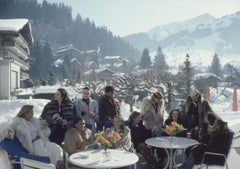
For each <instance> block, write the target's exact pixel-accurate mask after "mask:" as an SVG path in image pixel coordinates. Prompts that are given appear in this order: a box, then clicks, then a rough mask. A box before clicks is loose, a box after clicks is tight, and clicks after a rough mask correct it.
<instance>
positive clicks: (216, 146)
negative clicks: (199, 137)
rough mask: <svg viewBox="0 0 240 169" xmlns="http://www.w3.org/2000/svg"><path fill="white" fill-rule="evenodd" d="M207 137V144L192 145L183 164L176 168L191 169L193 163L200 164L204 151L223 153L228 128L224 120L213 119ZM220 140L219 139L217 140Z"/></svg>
mask: <svg viewBox="0 0 240 169" xmlns="http://www.w3.org/2000/svg"><path fill="white" fill-rule="evenodd" d="M208 132H209V137H208V140H207V144H199V145H197V146H194V147H193V148H192V149H191V151H190V154H189V156H188V158H187V160H186V162H185V163H183V165H182V166H181V167H180V168H178V169H192V167H193V166H194V164H200V163H201V161H202V158H203V154H204V153H205V152H213V153H221V154H224V153H225V152H226V151H227V145H228V132H229V131H228V129H227V127H226V125H225V122H224V121H222V120H221V119H217V120H215V122H214V124H213V126H212V127H211V128H209V130H208ZM219 140H221V141H219ZM208 162H209V163H215V162H216V159H215V158H209V159H208Z"/></svg>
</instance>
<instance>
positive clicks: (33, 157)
mask: <svg viewBox="0 0 240 169" xmlns="http://www.w3.org/2000/svg"><path fill="white" fill-rule="evenodd" d="M21 157H23V158H27V159H31V160H35V161H40V162H44V163H49V164H50V163H51V161H50V158H49V157H47V156H39V155H33V154H29V153H21Z"/></svg>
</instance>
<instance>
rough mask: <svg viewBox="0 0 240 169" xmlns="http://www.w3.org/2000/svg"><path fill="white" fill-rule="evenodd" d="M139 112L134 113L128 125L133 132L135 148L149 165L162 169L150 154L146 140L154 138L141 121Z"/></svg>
mask: <svg viewBox="0 0 240 169" xmlns="http://www.w3.org/2000/svg"><path fill="white" fill-rule="evenodd" d="M140 115H141V114H140V113H139V112H136V111H134V112H132V113H131V115H130V116H129V119H128V125H129V128H130V130H131V138H132V142H133V145H134V148H135V149H136V150H137V152H140V153H141V154H142V155H143V157H144V158H145V159H146V160H147V162H148V163H151V164H153V166H154V168H160V167H159V165H158V163H157V161H156V160H155V158H154V156H152V154H151V153H150V151H149V149H148V147H147V145H146V144H145V140H146V139H148V138H150V137H152V132H151V130H147V129H146V127H145V126H144V125H143V122H142V121H141V116H140Z"/></svg>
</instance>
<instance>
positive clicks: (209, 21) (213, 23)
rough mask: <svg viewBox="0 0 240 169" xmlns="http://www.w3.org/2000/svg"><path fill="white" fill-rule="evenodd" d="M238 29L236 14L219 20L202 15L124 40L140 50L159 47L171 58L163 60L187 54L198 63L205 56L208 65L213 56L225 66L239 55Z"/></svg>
mask: <svg viewBox="0 0 240 169" xmlns="http://www.w3.org/2000/svg"><path fill="white" fill-rule="evenodd" d="M239 28H240V12H237V13H234V14H232V15H226V16H224V17H222V18H214V17H212V16H210V15H208V14H204V15H200V16H198V17H195V18H193V19H190V20H186V21H183V22H178V23H171V24H167V25H161V26H156V27H155V28H152V29H151V30H149V31H148V32H146V33H140V34H133V35H129V36H126V37H125V38H124V39H125V40H127V41H128V42H129V43H130V44H132V45H133V46H135V47H136V48H138V49H140V50H141V51H142V50H143V49H144V48H148V49H149V50H150V51H155V50H156V49H157V47H158V46H159V45H160V46H161V47H162V49H163V52H164V53H165V54H166V55H167V56H172V57H170V58H167V59H170V60H173V61H174V60H176V57H177V56H179V55H180V56H181V57H182V56H185V55H186V53H188V54H189V55H190V56H192V57H193V58H195V59H194V60H197V61H199V62H200V63H201V58H204V61H206V57H208V58H209V59H207V61H208V62H209V61H211V59H212V56H213V55H214V53H217V54H218V55H219V57H220V58H221V59H222V62H223V63H222V64H225V63H229V62H234V61H233V60H235V59H237V57H239V56H240V31H239ZM182 58H183V59H184V57H182ZM199 59H200V60H199ZM234 63H235V62H234Z"/></svg>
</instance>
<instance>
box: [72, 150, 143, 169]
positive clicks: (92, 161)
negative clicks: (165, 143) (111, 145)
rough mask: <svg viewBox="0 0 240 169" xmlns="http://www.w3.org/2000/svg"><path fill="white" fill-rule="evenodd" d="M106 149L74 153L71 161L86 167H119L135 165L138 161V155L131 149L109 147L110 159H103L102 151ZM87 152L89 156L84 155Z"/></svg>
mask: <svg viewBox="0 0 240 169" xmlns="http://www.w3.org/2000/svg"><path fill="white" fill-rule="evenodd" d="M103 151H104V150H87V151H84V152H83V151H82V152H78V153H74V154H72V155H71V156H70V157H69V162H70V163H72V164H74V165H76V166H79V167H86V168H105V169H106V168H107V169H109V168H119V167H125V166H130V165H134V164H136V163H137V161H138V156H137V155H136V154H135V153H131V152H129V151H124V150H118V149H109V150H108V151H110V152H111V160H110V161H102V160H101V157H102V153H103ZM83 153H84V154H87V155H89V157H82V156H81V155H82V154H83Z"/></svg>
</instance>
